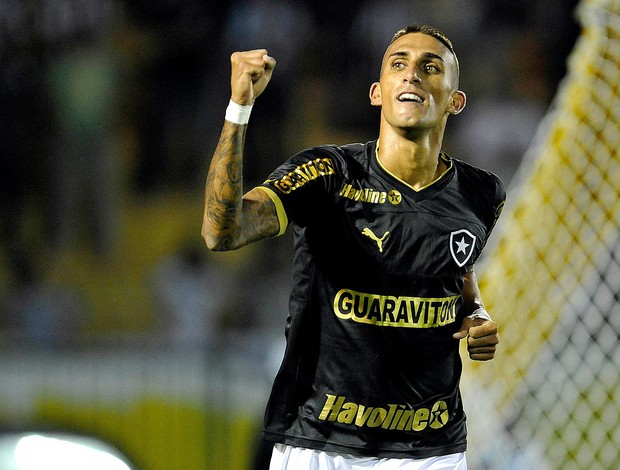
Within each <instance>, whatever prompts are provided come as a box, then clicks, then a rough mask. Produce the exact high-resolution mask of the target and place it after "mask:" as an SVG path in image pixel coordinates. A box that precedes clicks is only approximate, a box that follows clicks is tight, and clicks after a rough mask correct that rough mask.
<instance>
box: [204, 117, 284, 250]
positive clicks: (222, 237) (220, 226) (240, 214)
mask: <svg viewBox="0 0 620 470" xmlns="http://www.w3.org/2000/svg"><path fill="white" fill-rule="evenodd" d="M245 132H246V126H238V125H235V124H232V123H229V122H226V123H225V124H224V127H223V129H222V133H221V135H220V140H219V142H218V145H217V148H216V150H215V153H214V155H213V159H212V161H211V165H210V167H209V173H208V175H207V182H206V185H205V208H204V215H203V225H202V234H203V237H204V238H205V241H206V242H207V245H208V246H209V248H211V249H214V250H231V249H235V248H239V247H240V246H243V245H246V244H248V243H250V242H253V241H256V240H259V239H261V238H265V237H267V236H272V235H275V234H276V233H277V232H278V230H279V223H278V219H277V215H276V212H275V207H274V206H273V203H272V202H271V200H270V199H269V198H268V197H266V196H265V195H264V194H262V191H259V192H258V193H257V192H256V191H251V192H250V193H248V195H250V196H251V197H248V195H246V197H245V198H244V197H243V173H242V156H243V144H244V139H245Z"/></svg>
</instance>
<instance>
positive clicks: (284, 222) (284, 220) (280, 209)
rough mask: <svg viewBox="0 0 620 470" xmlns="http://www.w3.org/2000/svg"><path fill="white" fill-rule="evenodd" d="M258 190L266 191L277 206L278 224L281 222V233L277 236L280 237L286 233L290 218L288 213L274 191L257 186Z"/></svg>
mask: <svg viewBox="0 0 620 470" xmlns="http://www.w3.org/2000/svg"><path fill="white" fill-rule="evenodd" d="M257 188H258V189H262V190H263V191H265V192H266V193H267V195H268V196H269V198H270V199H271V200H272V201H273V203H274V204H275V206H276V214H278V222H280V231H279V232H278V234H277V235H276V236H277V237H279V236H280V235H282V234H283V233H284V232H286V228H287V227H288V217H287V216H286V211H285V210H284V205H283V204H282V201H281V200H280V196H278V195H277V194H276V193H275V192H274V191H273V190H272V189H270V188H267V187H265V186H257Z"/></svg>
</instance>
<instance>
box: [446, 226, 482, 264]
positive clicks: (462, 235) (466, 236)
mask: <svg viewBox="0 0 620 470" xmlns="http://www.w3.org/2000/svg"><path fill="white" fill-rule="evenodd" d="M475 246H476V236H475V235H473V234H472V233H471V232H470V231H468V230H465V229H461V230H456V231H454V232H452V233H450V253H451V254H452V258H453V259H454V261H455V262H456V264H458V265H459V267H461V268H462V267H463V266H465V263H467V261H469V258H471V255H472V254H473V252H474V247H475Z"/></svg>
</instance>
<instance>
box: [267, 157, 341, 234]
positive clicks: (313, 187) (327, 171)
mask: <svg viewBox="0 0 620 470" xmlns="http://www.w3.org/2000/svg"><path fill="white" fill-rule="evenodd" d="M341 163H342V162H341V158H340V156H339V155H338V152H337V151H336V150H335V149H333V148H330V147H327V146H325V147H315V148H311V149H307V150H304V151H302V152H300V153H298V154H296V155H294V156H293V157H291V158H290V159H289V160H287V161H286V162H284V163H283V164H282V165H280V166H279V167H278V168H276V169H275V170H274V171H273V172H272V173H271V175H269V178H268V179H267V180H266V181H265V182H264V183H262V184H261V185H259V186H258V188H259V189H262V190H263V191H265V192H266V193H267V194H268V195H269V197H270V198H271V199H272V201H273V202H274V204H275V206H276V210H277V213H278V219H279V221H280V233H279V234H282V233H284V231H285V230H286V228H287V226H288V224H289V222H291V221H296V222H300V221H303V220H304V218H306V217H308V215H309V214H311V213H312V212H313V207H315V206H316V205H317V204H321V202H322V201H324V200H325V198H327V197H329V195H330V194H331V193H332V192H333V191H334V190H335V188H338V187H339V183H340V182H341V180H342V177H341V174H342V172H341V170H340V168H341Z"/></svg>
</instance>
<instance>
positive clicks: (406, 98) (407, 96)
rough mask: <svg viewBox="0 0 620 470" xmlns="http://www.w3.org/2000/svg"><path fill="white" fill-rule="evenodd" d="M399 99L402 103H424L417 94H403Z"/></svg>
mask: <svg viewBox="0 0 620 470" xmlns="http://www.w3.org/2000/svg"><path fill="white" fill-rule="evenodd" d="M398 99H399V100H400V101H415V102H416V103H421V102H422V101H423V100H422V98H421V97H419V96H418V95H416V94H415V93H403V94H402V95H400V96H399V97H398Z"/></svg>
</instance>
